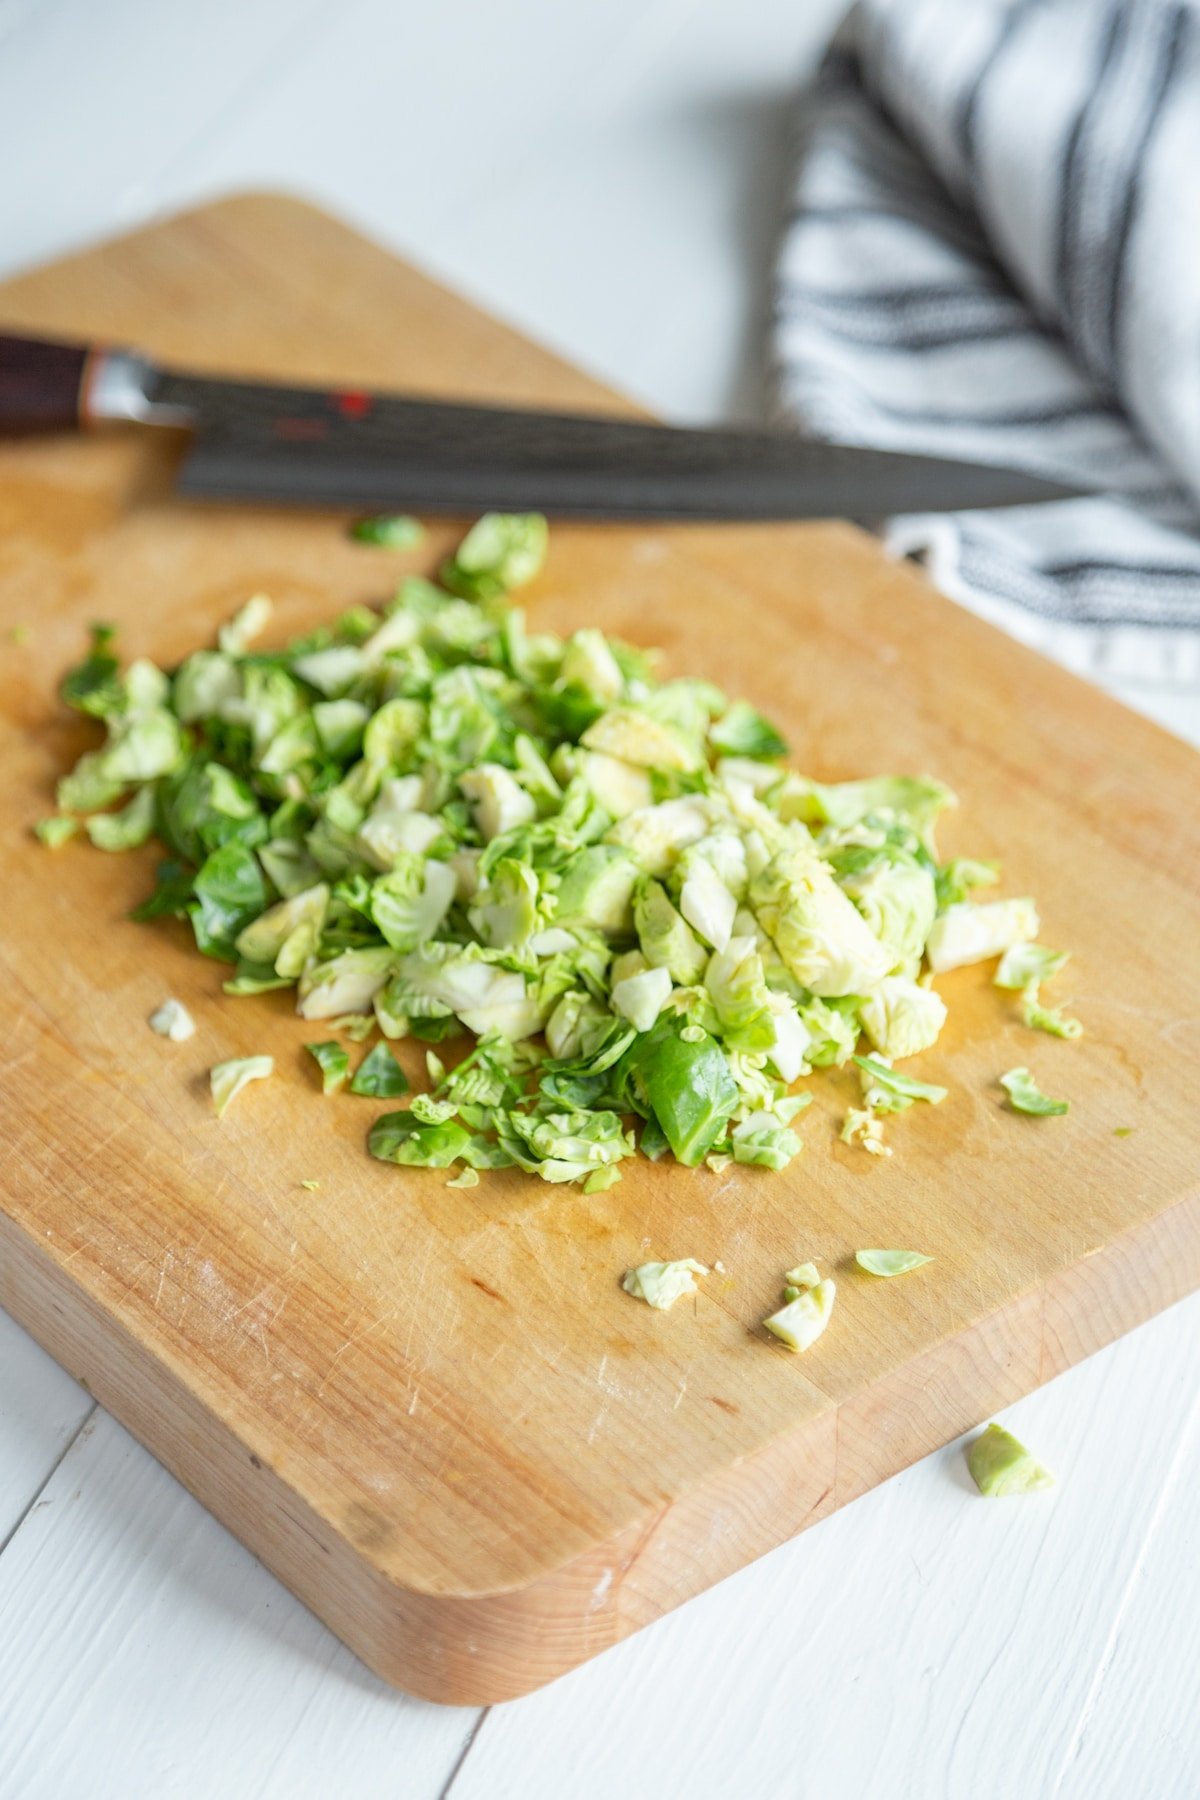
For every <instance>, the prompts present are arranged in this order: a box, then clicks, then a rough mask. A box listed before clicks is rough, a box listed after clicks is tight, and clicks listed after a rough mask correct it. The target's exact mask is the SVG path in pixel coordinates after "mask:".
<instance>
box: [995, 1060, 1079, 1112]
mask: <svg viewBox="0 0 1200 1800" xmlns="http://www.w3.org/2000/svg"><path fill="white" fill-rule="evenodd" d="M1000 1086H1001V1087H1002V1088H1004V1090H1005V1091H1006V1093H1007V1094H1008V1100H1009V1105H1010V1106H1011V1107H1012V1108H1013V1110H1014V1112H1021V1113H1029V1114H1031V1115H1032V1116H1033V1117H1034V1118H1054V1117H1057V1116H1058V1115H1060V1114H1062V1113H1066V1112H1070V1110H1071V1107H1070V1102H1069V1101H1067V1100H1051V1099H1050V1097H1049V1095H1047V1094H1043V1092H1042V1090H1041V1088H1040V1087H1039V1086H1038V1084H1037V1082H1036V1081H1035V1080H1034V1079H1033V1076H1032V1075H1031V1074H1030V1072H1029V1070H1028V1069H1010V1070H1009V1071H1008V1074H1007V1075H1001V1077H1000Z"/></svg>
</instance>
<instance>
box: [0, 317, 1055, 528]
mask: <svg viewBox="0 0 1200 1800" xmlns="http://www.w3.org/2000/svg"><path fill="white" fill-rule="evenodd" d="M116 419H123V420H135V421H137V422H140V423H142V424H146V425H151V426H154V425H157V426H171V427H177V428H178V427H183V428H186V429H188V430H189V431H190V432H191V433H192V443H191V446H190V449H189V451H188V453H187V455H186V457H185V459H184V462H183V464H182V466H181V469H180V471H179V477H178V485H179V488H180V491H181V492H182V493H184V494H187V495H191V496H194V497H203V498H206V499H221V500H245V501H257V502H268V503H270V504H273V505H280V504H283V505H302V506H334V507H343V506H345V507H364V508H371V509H382V508H401V507H403V508H415V509H419V510H421V511H425V512H455V513H457V512H464V511H469V510H471V509H472V508H481V507H486V508H494V509H500V510H537V511H541V512H548V513H554V514H557V515H559V516H580V517H604V518H642V517H653V518H659V519H745V520H767V519H798V518H828V517H851V518H857V519H872V518H879V517H885V516H887V515H889V514H893V513H899V512H929V511H939V512H941V511H956V510H959V509H961V508H975V507H991V506H1022V505H1030V504H1036V503H1040V502H1042V501H1046V500H1063V499H1070V498H1076V497H1078V496H1079V494H1080V493H1081V492H1084V491H1086V490H1083V489H1081V488H1079V487H1076V486H1070V485H1066V484H1063V483H1061V482H1057V481H1051V480H1048V479H1047V478H1045V477H1043V476H1040V475H1034V474H1030V473H1028V472H1027V471H1024V470H1019V469H1013V468H1006V467H1002V466H1000V465H993V464H980V463H967V462H958V461H954V460H949V459H945V458H939V457H930V456H911V455H908V454H906V453H899V452H892V451H884V450H874V449H868V448H865V447H860V446H855V445H847V444H831V443H827V442H823V441H822V442H816V441H813V440H808V439H804V438H801V437H798V436H796V435H795V434H793V433H791V432H784V431H753V430H740V429H728V428H719V429H687V428H682V427H677V426H670V425H658V424H651V423H647V422H644V421H642V420H639V419H628V418H623V417H616V416H605V415H586V414H572V413H556V412H549V411H540V410H535V409H526V408H513V407H493V406H477V405H470V404H464V403H461V402H450V401H438V400H429V399H426V398H423V397H415V396H407V395H402V394H386V393H384V394H373V393H368V392H366V391H363V390H361V389H357V388H343V389H323V388H312V387H291V386H287V385H284V384H281V383H274V382H245V381H233V380H224V379H220V378H215V377H212V376H207V375H199V374H193V373H189V372H187V371H182V370H173V369H167V368H162V367H160V366H158V365H157V364H155V363H153V362H152V361H151V360H150V359H149V358H147V357H144V356H140V355H138V354H137V353H135V352H131V351H127V350H115V349H106V348H102V347H88V346H84V345H62V344H46V343H38V342H37V341H35V340H28V339H17V338H11V337H7V338H6V337H2V336H0V432H3V431H5V430H8V431H10V432H12V431H17V430H30V429H40V430H45V429H54V428H62V427H64V426H66V425H69V424H71V423H77V424H85V425H91V424H95V423H97V422H99V421H103V420H116Z"/></svg>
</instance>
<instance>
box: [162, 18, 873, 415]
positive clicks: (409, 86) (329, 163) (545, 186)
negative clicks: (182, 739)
mask: <svg viewBox="0 0 1200 1800" xmlns="http://www.w3.org/2000/svg"><path fill="white" fill-rule="evenodd" d="M841 11H842V7H841V4H840V0H819V3H816V4H814V3H811V0H810V4H809V5H808V6H806V7H801V8H797V7H796V6H795V5H794V4H793V0H745V3H744V4H742V5H739V6H737V7H730V6H728V5H727V4H726V3H725V0H657V4H653V5H649V6H647V5H645V4H643V3H642V0H609V4H607V5H606V6H604V7H599V6H596V7H582V8H580V7H564V6H561V5H560V4H558V0H510V3H509V4H507V5H505V6H503V7H495V8H482V7H480V6H479V5H478V4H476V0H442V3H441V4H440V5H439V6H437V7H436V8H429V9H425V10H424V11H423V12H422V14H421V16H420V19H419V20H418V19H417V17H416V16H415V14H414V17H413V18H412V19H411V20H410V22H409V33H408V34H407V41H406V43H405V45H404V49H403V52H402V55H403V60H404V62H405V64H406V66H408V67H410V68H416V69H419V70H420V71H421V79H420V80H419V81H417V82H408V81H406V80H405V79H404V76H403V74H399V75H398V73H397V70H396V68H395V67H394V65H393V63H392V61H391V59H389V58H388V57H387V56H376V57H372V58H362V59H361V61H357V62H356V63H355V74H354V79H355V83H356V86H357V90H358V100H359V110H358V112H357V116H355V117H351V116H350V114H349V112H348V110H347V109H346V108H344V107H338V106H334V107H331V106H330V104H329V86H330V66H331V63H332V66H333V68H334V69H337V70H343V71H344V70H345V69H346V67H347V62H348V60H349V58H348V55H347V52H348V50H349V46H350V45H351V44H352V43H357V42H364V43H370V42H386V41H387V40H388V39H389V37H392V36H393V33H392V29H391V25H390V21H391V20H392V19H393V18H394V12H393V9H392V8H391V7H390V5H389V4H388V0H363V3H361V4H360V5H359V6H358V7H355V8H352V9H349V10H348V11H347V12H346V13H345V14H344V15H342V19H343V22H342V24H341V25H340V27H339V28H338V29H337V30H334V29H333V28H330V29H328V30H327V32H326V34H325V36H324V38H323V40H322V44H321V53H320V55H313V56H310V57H307V58H302V59H297V60H296V61H295V62H294V63H293V64H292V65H291V67H290V68H289V69H288V70H286V71H284V73H283V75H282V77H281V78H280V79H278V80H277V81H276V82H275V83H274V85H273V87H272V90H271V92H270V93H269V94H267V95H266V96H264V97H263V98H262V100H261V102H260V103H259V104H257V105H256V106H255V107H254V108H253V109H252V110H251V109H246V111H245V112H244V113H243V114H242V115H241V116H240V117H239V118H238V119H237V120H231V121H230V122H229V124H228V128H227V130H226V131H225V132H224V134H223V136H222V139H221V142H220V144H219V145H218V144H216V143H214V144H213V145H212V146H211V148H210V149H209V150H207V151H206V153H205V154H204V155H199V156H197V157H195V158H194V159H193V160H192V162H191V164H190V165H189V168H188V172H187V173H188V180H189V184H190V185H196V186H198V187H202V188H206V189H207V188H213V187H218V188H219V187H223V186H227V185H228V184H229V183H230V182H231V181H236V180H239V179H243V178H244V175H245V172H246V171H247V170H249V171H252V172H253V174H254V176H255V178H256V179H258V180H261V181H265V182H271V181H279V180H286V181H288V182H290V183H293V184H296V183H298V184H299V185H300V186H301V188H303V189H307V190H309V191H312V192H314V193H316V194H319V195H323V196H326V197H327V198H328V199H329V200H331V201H332V202H333V203H335V204H340V205H344V206H349V207H350V208H351V210H352V211H353V213H354V214H355V215H356V216H357V217H358V218H360V219H361V220H363V221H364V223H366V224H367V225H368V226H370V227H371V228H372V229H373V230H375V231H376V232H377V233H379V234H380V235H381V236H382V237H383V238H384V239H385V241H388V242H390V243H392V244H394V245H395V246H397V247H398V248H400V249H402V250H408V251H410V252H415V253H416V254H417V255H418V256H419V257H420V258H421V259H422V260H425V261H427V262H429V263H430V264H431V265H432V266H433V267H434V268H435V269H436V270H437V271H438V272H439V273H441V274H443V275H444V276H445V277H446V278H447V279H449V280H451V281H452V282H453V283H455V284H456V285H458V286H460V287H461V288H463V289H464V291H467V292H470V293H473V294H475V295H477V296H480V297H482V298H483V299H484V300H486V302H487V303H488V304H489V305H490V306H491V307H493V309H495V310H497V311H499V312H500V313H502V314H503V315H505V316H507V317H509V318H511V319H513V320H514V321H515V322H516V323H517V324H519V325H521V326H522V327H523V328H524V329H526V330H528V331H530V332H532V333H533V334H534V335H536V336H539V337H541V338H542V339H544V340H545V341H547V342H549V343H551V344H553V345H555V346H557V347H559V348H561V349H562V350H564V351H565V352H566V353H567V354H569V355H571V356H574V357H575V358H576V359H577V360H580V361H582V362H584V363H585V364H586V365H587V366H589V367H591V368H592V369H595V370H596V371H598V372H599V373H600V374H602V375H604V376H606V377H607V378H609V379H610V380H612V381H613V382H614V383H616V384H618V385H620V386H622V387H624V388H625V389H626V390H627V391H629V392H631V393H633V394H634V395H636V396H638V397H640V398H642V399H643V400H645V401H647V402H648V403H649V404H650V405H652V406H654V407H656V408H658V409H659V410H662V411H664V412H667V413H670V414H674V415H679V416H687V415H691V416H707V415H714V414H723V413H727V412H729V411H731V410H737V411H745V410H747V409H748V408H750V407H752V406H753V405H754V403H755V401H756V398H757V392H756V391H757V369H758V366H759V360H760V354H761V349H760V343H759V338H760V324H761V316H762V315H763V314H764V312H765V291H764V289H765V280H766V273H767V268H768V264H769V252H770V243H771V239H772V237H773V234H774V231H775V229H776V227H777V222H778V217H779V209H780V206H781V203H782V187H783V165H784V159H785V147H784V124H785V119H786V113H787V108H788V106H789V104H790V102H791V100H792V98H793V94H794V88H795V84H796V81H797V79H798V76H799V72H800V69H801V67H802V66H803V65H805V64H807V63H810V62H811V61H812V60H813V58H814V57H815V56H816V54H817V51H818V49H819V47H820V45H821V44H822V42H823V40H824V39H825V37H826V36H827V34H828V31H829V29H830V27H831V25H832V23H833V21H834V19H835V18H836V17H837V16H838V15H839V13H840V12H841ZM301 122H302V123H301Z"/></svg>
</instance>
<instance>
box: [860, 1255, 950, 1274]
mask: <svg viewBox="0 0 1200 1800" xmlns="http://www.w3.org/2000/svg"><path fill="white" fill-rule="evenodd" d="M854 1260H855V1262H856V1263H857V1264H858V1266H859V1268H860V1269H865V1270H866V1272H867V1274H868V1275H883V1276H892V1275H907V1274H908V1272H909V1270H910V1269H920V1268H923V1267H924V1265H925V1264H926V1263H929V1262H932V1261H933V1258H932V1256H922V1254H921V1252H920V1251H919V1250H856V1251H855V1252H854Z"/></svg>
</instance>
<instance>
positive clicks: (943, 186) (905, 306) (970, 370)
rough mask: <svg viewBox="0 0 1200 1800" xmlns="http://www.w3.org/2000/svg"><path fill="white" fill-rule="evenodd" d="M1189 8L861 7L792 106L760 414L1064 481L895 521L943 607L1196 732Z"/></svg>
mask: <svg viewBox="0 0 1200 1800" xmlns="http://www.w3.org/2000/svg"><path fill="white" fill-rule="evenodd" d="M1198 4H1200V0H1191V3H1190V4H1189V3H1188V0H860V4H859V5H857V6H856V7H855V9H854V11H853V12H852V13H851V14H850V16H849V18H848V19H847V21H846V24H845V25H844V27H843V29H842V30H841V32H840V33H839V34H838V37H837V39H836V40H835V42H834V44H833V46H832V48H831V49H830V51H829V54H828V55H827V57H826V60H825V63H824V65H823V68H822V71H821V74H820V77H819V79H818V81H817V83H816V86H815V89H814V90H813V91H812V92H810V93H809V94H808V95H806V96H805V98H804V102H803V104H802V106H801V108H800V111H799V115H798V137H799V142H798V149H797V160H796V177H795V187H794V193H793V197H792V207H791V212H790V216H789V220H788V224H787V228H786V231H785V234H784V239H783V244H782V250H781V255H780V261H779V270H778V285H777V295H776V316H775V332H774V344H773V349H774V359H775V377H776V380H775V391H776V397H777V401H778V406H779V410H780V412H781V414H782V416H784V417H786V418H790V419H792V420H793V421H795V422H796V423H797V424H799V425H800V427H801V428H802V429H803V430H804V431H805V432H807V433H809V434H813V435H817V436H822V437H827V438H833V439H841V440H843V441H846V442H851V443H863V444H873V445H879V446H881V447H885V448H895V449H901V450H906V449H912V450H923V451H929V452H932V453H934V454H936V455H943V456H963V457H968V458H971V459H976V460H979V461H992V462H1005V463H1013V464H1019V465H1021V466H1022V467H1027V468H1031V469H1036V470H1041V471H1044V472H1045V473H1047V474H1050V475H1066V476H1069V477H1073V478H1077V477H1082V478H1085V479H1086V480H1088V481H1090V482H1094V483H1095V484H1097V485H1098V486H1101V487H1103V488H1104V490H1105V496H1106V497H1105V498H1103V499H1094V500H1093V499H1087V500H1075V501H1065V502H1061V503H1059V504H1057V505H1050V506H1044V507H1022V508H1009V509H1006V510H1004V511H993V512H975V513H958V514H954V515H942V516H926V515H922V516H920V517H906V518H900V519H894V520H892V521H891V522H890V524H889V526H888V530H887V541H888V543H889V545H890V547H891V548H892V549H893V550H894V551H896V552H897V553H898V554H910V555H917V556H920V557H922V558H923V560H925V561H926V563H927V564H928V566H929V569H930V572H931V574H932V576H933V579H934V580H935V581H936V582H937V583H938V585H939V586H940V587H942V589H943V590H944V591H945V592H947V593H949V594H951V595H952V596H953V597H954V598H956V599H958V600H961V601H962V602H963V603H964V604H966V605H968V606H971V607H972V608H973V609H974V610H976V611H978V612H981V613H983V614H984V615H985V616H987V617H989V618H991V619H993V620H994V621H995V622H997V623H999V624H1001V625H1003V626H1004V627H1006V628H1007V629H1008V630H1010V631H1012V632H1014V633H1016V634H1017V635H1018V636H1020V637H1022V638H1023V639H1025V640H1026V641H1027V642H1030V643H1033V644H1035V645H1037V646H1038V647H1039V648H1041V649H1043V650H1046V651H1047V652H1049V653H1050V654H1051V655H1054V656H1057V657H1058V658H1059V659H1060V660H1062V661H1063V662H1065V663H1067V664H1068V665H1069V666H1070V667H1072V668H1075V669H1076V670H1078V671H1079V672H1080V673H1082V674H1087V675H1090V676H1092V677H1093V678H1094V679H1096V680H1099V681H1101V682H1103V683H1105V685H1107V686H1110V687H1113V688H1115V689H1117V691H1119V692H1120V693H1121V694H1122V696H1123V697H1124V698H1126V699H1128V700H1130V701H1131V702H1132V703H1133V704H1135V705H1141V706H1142V707H1144V708H1145V709H1146V710H1148V711H1151V712H1153V713H1154V714H1155V715H1156V716H1158V717H1160V718H1161V719H1162V720H1163V722H1164V723H1166V724H1168V725H1171V726H1173V727H1174V728H1175V729H1176V730H1179V731H1182V732H1183V733H1184V734H1185V735H1188V736H1191V737H1194V738H1196V739H1198V740H1200V10H1198Z"/></svg>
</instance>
